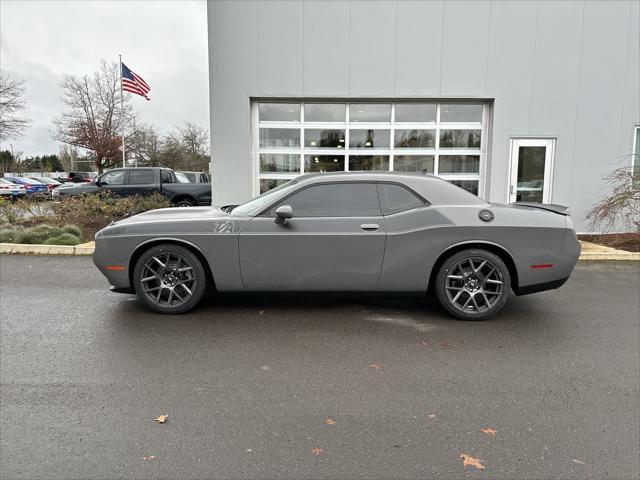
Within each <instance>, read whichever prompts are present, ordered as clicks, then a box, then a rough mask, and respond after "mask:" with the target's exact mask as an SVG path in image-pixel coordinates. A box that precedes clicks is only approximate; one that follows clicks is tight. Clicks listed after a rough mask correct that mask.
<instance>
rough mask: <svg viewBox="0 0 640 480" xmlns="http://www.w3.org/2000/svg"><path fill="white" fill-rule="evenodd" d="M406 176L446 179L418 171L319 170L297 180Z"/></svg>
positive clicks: (411, 177) (439, 180) (388, 179)
mask: <svg viewBox="0 0 640 480" xmlns="http://www.w3.org/2000/svg"><path fill="white" fill-rule="evenodd" d="M394 178H395V179H403V178H408V179H412V180H416V179H425V180H427V181H436V182H442V181H446V180H443V179H442V178H439V177H434V176H433V175H430V174H424V173H420V172H326V173H324V172H321V173H307V174H305V175H300V176H299V177H298V179H297V180H298V182H303V181H306V180H320V181H353V180H369V181H387V182H388V181H393V179H394Z"/></svg>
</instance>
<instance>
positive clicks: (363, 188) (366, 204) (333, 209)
mask: <svg viewBox="0 0 640 480" xmlns="http://www.w3.org/2000/svg"><path fill="white" fill-rule="evenodd" d="M280 205H290V206H291V208H292V209H293V216H294V218H296V217H377V216H380V202H379V201H378V193H377V191H376V186H375V184H373V183H332V184H322V185H314V186H311V187H308V188H304V189H302V190H300V191H299V192H296V193H294V194H293V195H291V196H290V197H288V198H286V199H284V200H283V201H281V202H279V204H278V205H277V206H275V207H274V208H272V209H270V214H272V215H273V214H274V212H275V209H276V208H277V207H278V206H280Z"/></svg>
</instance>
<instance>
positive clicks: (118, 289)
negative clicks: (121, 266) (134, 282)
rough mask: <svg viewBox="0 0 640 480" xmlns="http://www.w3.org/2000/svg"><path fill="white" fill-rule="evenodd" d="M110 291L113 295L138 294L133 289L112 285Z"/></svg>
mask: <svg viewBox="0 0 640 480" xmlns="http://www.w3.org/2000/svg"><path fill="white" fill-rule="evenodd" d="M109 290H110V291H112V292H113V293H136V291H135V290H134V289H133V287H114V286H113V285H111V286H110V287H109Z"/></svg>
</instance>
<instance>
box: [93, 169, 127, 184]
mask: <svg viewBox="0 0 640 480" xmlns="http://www.w3.org/2000/svg"><path fill="white" fill-rule="evenodd" d="M126 173H127V172H126V170H116V171H115V172H109V173H105V174H104V175H103V176H102V177H100V182H101V183H104V184H105V185H124V176H125V174H126Z"/></svg>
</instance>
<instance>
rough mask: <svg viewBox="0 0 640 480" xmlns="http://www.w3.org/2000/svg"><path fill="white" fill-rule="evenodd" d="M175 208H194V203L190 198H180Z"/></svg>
mask: <svg viewBox="0 0 640 480" xmlns="http://www.w3.org/2000/svg"><path fill="white" fill-rule="evenodd" d="M175 205H176V207H195V205H196V202H195V201H194V200H193V199H191V198H181V199H180V200H178V201H177V202H175Z"/></svg>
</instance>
